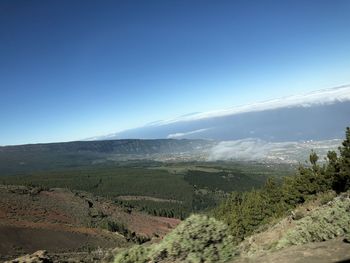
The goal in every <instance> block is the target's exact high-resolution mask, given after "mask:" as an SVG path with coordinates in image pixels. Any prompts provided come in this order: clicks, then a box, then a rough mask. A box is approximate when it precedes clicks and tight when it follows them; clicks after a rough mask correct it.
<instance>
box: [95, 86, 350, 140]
mask: <svg viewBox="0 0 350 263" xmlns="http://www.w3.org/2000/svg"><path fill="white" fill-rule="evenodd" d="M348 125H350V85H345V86H341V87H337V88H331V89H325V90H321V91H316V92H311V93H307V94H301V95H296V96H290V97H285V98H281V99H275V100H269V101H265V102H260V103H255V104H250V105H245V106H240V107H233V108H229V109H225V110H219V111H212V112H206V113H194V114H188V115H183V116H181V117H179V118H175V119H170V120H165V121H158V122H155V123H151V124H149V125H146V126H143V127H138V128H134V129H129V130H125V131H122V132H118V133H115V134H110V135H106V136H101V137H97V138H95V139H106V138H108V139H125V138H140V139H154V138H187V139H213V140H240V139H245V138H257V139H261V140H266V141H273V142H284V141H303V140H330V139H338V138H341V137H342V135H343V131H344V128H345V127H346V126H348Z"/></svg>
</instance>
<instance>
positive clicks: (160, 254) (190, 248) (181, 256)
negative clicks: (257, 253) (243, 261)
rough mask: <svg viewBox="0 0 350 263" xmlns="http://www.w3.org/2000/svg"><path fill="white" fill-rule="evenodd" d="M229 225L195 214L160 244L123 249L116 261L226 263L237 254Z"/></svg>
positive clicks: (124, 262) (138, 262) (118, 262)
mask: <svg viewBox="0 0 350 263" xmlns="http://www.w3.org/2000/svg"><path fill="white" fill-rule="evenodd" d="M227 231H228V227H227V225H225V224H224V223H222V222H220V221H217V220H215V219H213V218H210V217H207V216H200V215H192V216H190V217H189V218H188V219H186V220H185V221H184V222H182V223H181V224H180V225H179V226H178V227H177V228H176V229H174V230H173V231H172V232H171V233H169V234H168V235H167V236H166V237H165V238H164V239H163V240H162V241H161V242H160V243H159V244H153V245H150V246H135V247H132V248H131V249H128V250H126V251H124V252H121V253H119V254H118V255H117V257H116V258H115V261H114V262H115V263H145V262H193V263H195V262H225V261H227V260H228V259H230V258H231V257H232V255H234V254H235V252H234V250H233V243H232V237H231V236H230V235H227Z"/></svg>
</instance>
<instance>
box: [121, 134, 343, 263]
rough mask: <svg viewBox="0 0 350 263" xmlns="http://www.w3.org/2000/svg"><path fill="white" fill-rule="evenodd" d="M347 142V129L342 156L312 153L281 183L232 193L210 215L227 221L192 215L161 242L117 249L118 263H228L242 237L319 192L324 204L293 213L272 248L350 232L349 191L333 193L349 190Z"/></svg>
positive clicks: (272, 181) (340, 149)
mask: <svg viewBox="0 0 350 263" xmlns="http://www.w3.org/2000/svg"><path fill="white" fill-rule="evenodd" d="M349 142H350V129H349V128H347V131H346V139H345V140H344V142H343V145H342V146H341V147H340V148H339V151H340V156H339V157H337V156H336V155H334V153H333V152H330V153H329V155H328V160H327V161H328V162H327V164H325V165H323V166H320V165H318V164H317V160H318V156H317V154H316V153H314V152H312V153H311V154H310V165H309V166H307V167H304V166H300V167H299V170H298V174H296V175H295V176H292V177H286V178H284V180H283V182H282V183H278V182H276V180H273V179H271V178H269V179H268V180H267V181H266V183H265V185H264V186H263V187H262V188H261V189H259V190H255V189H253V190H251V191H248V192H243V193H242V192H233V193H231V194H230V196H229V197H228V198H227V199H226V200H224V201H223V202H222V204H221V205H220V206H219V207H218V208H216V209H215V210H214V211H213V212H212V213H211V214H212V215H213V216H215V217H216V218H217V219H220V220H222V221H224V222H226V223H227V224H225V223H223V222H222V221H219V220H216V219H214V218H210V217H207V216H201V215H193V216H191V217H189V218H188V219H186V220H185V221H183V222H182V223H181V224H180V225H179V226H178V227H177V228H175V229H174V230H173V231H172V232H171V233H170V234H168V235H167V236H166V237H165V238H164V239H163V240H162V241H161V242H160V243H159V244H152V245H149V246H146V245H142V246H135V247H132V248H130V249H127V250H125V251H123V252H121V253H119V254H118V255H117V256H116V258H115V261H114V262H115V263H121V262H130V263H131V262H136V263H145V262H226V261H228V260H229V259H231V258H232V257H233V256H234V255H235V254H237V251H239V247H238V246H237V245H238V243H239V242H240V241H242V240H243V239H244V238H246V237H247V236H249V235H251V234H252V233H253V232H255V231H257V230H258V229H259V228H261V226H263V225H266V224H268V223H270V222H271V221H272V220H273V219H274V218H279V217H282V216H283V215H286V214H287V212H288V211H290V210H291V209H293V208H295V207H296V206H297V205H300V204H303V203H304V202H306V201H307V200H312V199H314V198H315V197H316V196H317V197H318V198H319V199H320V200H319V202H320V203H321V204H323V206H321V207H320V208H319V209H316V210H315V211H313V212H311V213H310V214H308V215H306V216H305V215H304V214H302V213H301V211H298V210H297V213H294V220H297V223H296V226H295V227H294V228H292V229H291V230H289V231H288V232H287V233H286V234H285V235H284V236H283V237H282V239H280V240H274V241H273V243H272V244H271V245H270V246H269V249H273V248H282V247H286V246H290V245H295V244H304V243H308V242H314V241H324V240H328V239H331V238H334V237H336V236H341V235H348V234H349V232H350V213H349V211H350V199H349V193H347V194H342V195H341V196H339V197H336V198H335V199H333V197H334V194H333V193H334V191H337V192H340V191H347V190H350V189H349V178H350V174H349V173H347V172H346V171H347V169H348V166H347V165H348V164H349V160H350V155H348V152H349V151H348V150H349V149H350V143H349ZM330 157H332V159H331V158H330ZM344 171H345V172H344ZM189 176H192V177H193V176H196V173H193V172H192V173H190V175H189ZM219 176H221V177H222V176H223V174H220V175H219ZM206 178H207V179H208V178H210V177H209V176H207V177H206ZM191 180H195V179H194V178H192V179H191ZM341 182H343V183H344V186H342V188H340V187H339V186H340V185H341ZM218 185H221V184H216V185H215V186H214V188H212V189H217V186H218ZM202 187H203V185H202ZM330 200H333V201H330ZM327 202H329V203H327ZM326 203H327V204H326Z"/></svg>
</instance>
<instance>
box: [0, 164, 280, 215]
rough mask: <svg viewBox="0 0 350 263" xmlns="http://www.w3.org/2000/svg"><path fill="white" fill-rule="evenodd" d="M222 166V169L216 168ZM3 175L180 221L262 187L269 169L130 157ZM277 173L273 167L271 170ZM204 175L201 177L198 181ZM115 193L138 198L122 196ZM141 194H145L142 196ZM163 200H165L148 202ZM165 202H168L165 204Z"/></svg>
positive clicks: (16, 181) (7, 179)
mask: <svg viewBox="0 0 350 263" xmlns="http://www.w3.org/2000/svg"><path fill="white" fill-rule="evenodd" d="M220 165H223V166H224V168H221V170H220V169H219V168H220ZM52 169H53V170H51V168H50V169H49V168H48V170H47V169H44V170H42V171H34V172H33V171H26V173H20V174H18V175H9V176H1V177H0V182H2V183H3V184H15V185H27V186H37V187H42V188H46V189H47V188H55V187H60V188H68V189H71V190H81V191H86V192H91V193H93V194H95V195H98V196H103V197H107V198H109V199H112V200H114V201H115V202H117V203H118V204H120V205H122V206H124V207H125V209H130V210H132V209H138V210H141V211H144V212H147V213H149V214H152V215H156V216H167V217H176V218H181V219H184V218H186V217H187V216H189V215H190V213H192V212H198V211H204V210H208V209H212V208H213V207H215V206H217V205H218V204H219V203H220V202H221V201H222V200H223V199H224V198H225V197H226V196H227V194H228V193H229V192H231V191H243V190H249V189H251V188H252V187H260V186H261V185H263V182H264V181H265V179H266V174H267V173H268V172H270V171H272V169H271V168H265V169H263V168H262V165H261V164H250V163H235V164H227V163H221V162H220V163H216V162H214V163H195V162H190V163H157V162H152V161H128V162H116V163H102V164H94V165H84V166H78V167H69V168H62V167H61V168H60V169H57V168H56V166H54V167H53V168H52ZM275 172H276V174H277V169H276V170H275ZM201 177H203V180H202V182H201V180H199V179H200V178H201ZM119 196H135V197H140V198H139V199H136V200H123V199H120V198H118V197H119ZM142 197H146V198H145V199H142ZM147 198H161V199H164V200H165V202H159V201H155V200H147ZM166 200H169V201H168V202H167V201H166Z"/></svg>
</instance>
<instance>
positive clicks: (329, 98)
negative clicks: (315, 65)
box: [148, 85, 350, 137]
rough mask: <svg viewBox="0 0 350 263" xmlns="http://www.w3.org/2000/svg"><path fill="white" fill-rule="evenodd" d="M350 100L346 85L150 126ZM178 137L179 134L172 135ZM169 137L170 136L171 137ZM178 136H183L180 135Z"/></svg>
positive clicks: (348, 86)
mask: <svg viewBox="0 0 350 263" xmlns="http://www.w3.org/2000/svg"><path fill="white" fill-rule="evenodd" d="M349 100H350V85H345V86H341V87H337V88H330V89H323V90H319V91H314V92H309V93H306V94H299V95H294V96H289V97H284V98H279V99H273V100H268V101H263V102H257V103H253V104H248V105H242V106H235V107H231V108H227V109H221V110H215V111H209V112H202V113H195V114H189V115H183V116H180V117H178V118H174V119H169V120H164V121H158V122H156V123H153V124H150V125H148V126H161V125H165V124H170V123H175V122H180V121H195V120H200V119H207V118H213V117H222V116H227V115H235V114H239V113H245V112H254V111H264V110H271V109H277V108H285V107H294V106H299V107H310V106H312V105H317V104H332V103H334V102H337V101H349ZM170 135H174V136H176V135H177V134H170ZM170 135H169V136H170ZM178 136H180V137H181V136H183V135H182V133H179V134H178Z"/></svg>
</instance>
